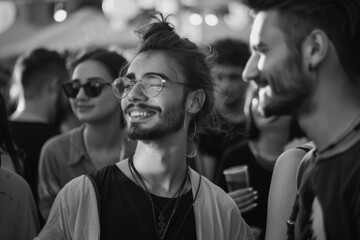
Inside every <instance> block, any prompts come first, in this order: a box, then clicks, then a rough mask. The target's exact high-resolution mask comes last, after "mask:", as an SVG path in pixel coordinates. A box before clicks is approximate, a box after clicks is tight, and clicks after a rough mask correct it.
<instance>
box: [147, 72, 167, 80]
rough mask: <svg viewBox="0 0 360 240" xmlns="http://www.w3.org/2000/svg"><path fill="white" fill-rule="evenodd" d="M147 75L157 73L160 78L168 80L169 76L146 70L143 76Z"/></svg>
mask: <svg viewBox="0 0 360 240" xmlns="http://www.w3.org/2000/svg"><path fill="white" fill-rule="evenodd" d="M148 75H158V76H160V77H161V78H163V79H165V80H169V77H168V76H166V75H165V74H163V73H157V72H147V73H145V74H144V76H148Z"/></svg>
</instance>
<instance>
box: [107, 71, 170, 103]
mask: <svg viewBox="0 0 360 240" xmlns="http://www.w3.org/2000/svg"><path fill="white" fill-rule="evenodd" d="M137 82H139V84H140V88H141V91H142V93H143V94H144V95H145V96H147V97H156V96H157V95H158V94H159V93H160V92H161V90H162V88H163V85H164V82H165V80H164V79H162V78H161V77H160V76H158V75H146V76H145V77H144V78H142V79H140V80H133V79H130V78H128V77H120V78H117V79H115V81H114V83H113V84H112V86H113V92H114V95H115V96H116V97H118V98H124V97H126V96H127V95H128V94H129V92H130V91H131V89H132V88H133V86H135V84H136V83H137Z"/></svg>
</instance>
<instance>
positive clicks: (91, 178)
mask: <svg viewBox="0 0 360 240" xmlns="http://www.w3.org/2000/svg"><path fill="white" fill-rule="evenodd" d="M86 177H88V178H89V180H90V182H91V184H92V186H93V188H94V191H95V196H96V202H97V207H98V213H99V219H100V213H101V208H100V196H99V190H98V187H97V185H96V182H95V180H94V178H93V177H92V176H91V175H90V174H86Z"/></svg>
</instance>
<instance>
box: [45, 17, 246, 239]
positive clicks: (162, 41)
mask: <svg viewBox="0 0 360 240" xmlns="http://www.w3.org/2000/svg"><path fill="white" fill-rule="evenodd" d="M153 17H154V22H153V23H151V24H150V25H147V27H144V28H141V29H139V32H138V33H139V36H140V37H141V45H140V47H139V48H138V52H137V54H136V56H135V58H134V59H133V60H132V61H131V62H130V65H129V67H128V68H127V70H126V75H125V76H124V77H120V78H118V79H116V80H115V82H114V83H113V90H114V94H115V95H116V96H117V97H119V98H120V99H121V105H122V109H123V112H124V117H125V123H126V133H127V136H128V137H129V138H130V139H133V140H137V141H138V145H137V148H136V151H135V153H134V154H133V155H131V157H129V158H128V159H126V160H124V161H121V162H119V163H117V164H114V165H111V166H108V167H105V168H103V169H101V170H99V171H97V172H95V173H92V174H90V175H88V176H81V177H78V178H76V179H74V180H73V181H71V182H70V183H69V184H67V185H66V186H65V187H64V188H63V189H62V190H61V192H60V193H59V195H58V197H57V198H56V200H55V203H54V205H53V208H52V210H51V213H50V216H49V219H48V222H47V224H46V225H45V227H44V229H43V230H42V232H41V233H40V235H39V239H48V238H51V237H52V236H56V235H57V236H62V237H63V239H88V238H90V237H91V238H93V239H99V238H100V237H101V239H115V238H116V239H120V238H121V239H199V240H201V239H204V240H205V239H206V240H212V239H223V240H230V239H231V240H233V239H239V240H240V239H253V236H252V234H251V230H250V228H249V227H248V226H247V224H246V223H245V222H244V221H243V219H242V217H241V215H240V211H239V209H238V208H237V206H236V204H235V202H234V201H233V200H232V199H231V198H230V197H229V196H228V195H227V194H226V193H225V192H224V191H222V190H221V189H220V188H218V187H217V186H215V185H214V184H212V183H211V182H210V181H209V180H208V179H206V178H204V177H202V176H200V175H199V174H198V173H196V172H195V171H193V170H191V168H189V166H188V161H189V160H190V158H193V157H194V155H195V154H196V149H195V145H194V142H193V141H194V139H195V135H196V134H197V132H195V131H196V130H195V124H196V125H197V127H196V129H200V127H201V126H202V123H204V124H206V119H207V117H209V114H211V111H212V109H213V106H214V95H213V88H214V87H213V82H212V76H211V71H210V68H209V66H208V64H207V61H206V55H205V54H204V53H203V52H202V51H201V50H200V49H199V48H198V46H196V45H195V44H194V43H192V42H191V41H189V40H188V39H186V38H181V37H180V36H179V35H178V34H177V33H176V32H175V31H174V28H173V27H172V26H171V25H170V24H169V22H168V21H167V20H166V19H164V17H163V16H162V15H161V14H160V16H156V15H154V16H153ZM90 179H92V180H90ZM96 193H98V194H96ZM96 206H98V208H96ZM75 226H82V227H81V228H76V227H75ZM134 229H135V231H134ZM100 235H101V236H100Z"/></svg>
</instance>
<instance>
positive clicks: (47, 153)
mask: <svg viewBox="0 0 360 240" xmlns="http://www.w3.org/2000/svg"><path fill="white" fill-rule="evenodd" d="M57 157H58V156H57V155H56V154H54V153H53V151H52V149H51V148H49V145H48V144H45V145H44V147H43V148H42V150H41V154H40V160H39V182H38V194H39V210H40V212H41V215H42V216H43V218H44V219H45V220H46V219H47V218H48V216H49V213H50V209H51V206H52V205H53V203H54V200H55V198H56V196H57V194H58V192H59V191H60V190H61V185H60V182H59V180H58V179H57V176H58V175H59V171H61V170H60V167H59V166H58V161H57V159H56V158H57Z"/></svg>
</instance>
